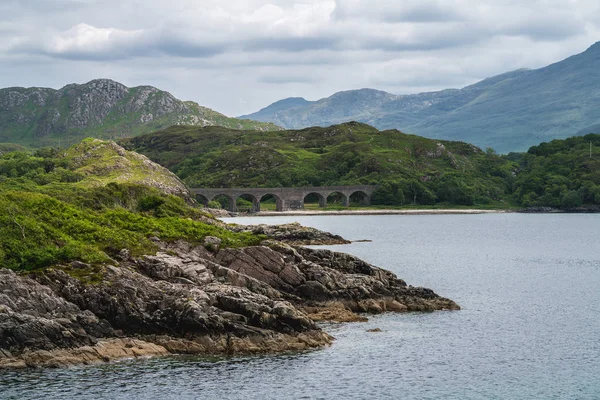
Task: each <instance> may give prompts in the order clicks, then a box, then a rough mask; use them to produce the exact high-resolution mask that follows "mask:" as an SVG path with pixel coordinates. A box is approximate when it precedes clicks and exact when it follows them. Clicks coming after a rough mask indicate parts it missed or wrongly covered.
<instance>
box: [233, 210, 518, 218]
mask: <svg viewBox="0 0 600 400" xmlns="http://www.w3.org/2000/svg"><path fill="white" fill-rule="evenodd" d="M515 212H518V211H515V210H480V209H468V210H467V209H465V210H459V209H457V210H453V209H439V210H427V209H423V210H391V209H389V210H324V211H314V210H295V211H259V212H257V213H230V214H231V216H235V217H277V216H314V215H446V214H499V213H515Z"/></svg>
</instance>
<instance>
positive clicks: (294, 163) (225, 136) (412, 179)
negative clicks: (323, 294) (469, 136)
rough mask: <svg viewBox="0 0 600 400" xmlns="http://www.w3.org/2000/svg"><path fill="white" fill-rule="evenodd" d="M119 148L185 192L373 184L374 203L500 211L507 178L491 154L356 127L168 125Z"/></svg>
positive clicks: (497, 158)
mask: <svg viewBox="0 0 600 400" xmlns="http://www.w3.org/2000/svg"><path fill="white" fill-rule="evenodd" d="M122 143H123V145H124V146H125V147H126V148H128V149H131V150H135V151H137V152H140V153H142V154H145V155H147V156H148V157H149V158H150V159H152V160H153V161H156V162H158V163H160V164H161V165H164V166H166V167H167V168H169V169H170V170H171V171H173V172H175V173H176V174H177V175H178V176H179V177H180V178H181V179H182V180H183V181H184V182H185V183H186V184H187V185H188V186H190V187H278V186H285V187H290V186H322V185H346V184H377V185H380V189H379V190H378V191H377V192H376V193H375V196H374V199H373V200H374V202H375V203H378V204H388V205H404V204H413V203H414V204H435V203H445V204H460V205H474V204H480V205H481V204H490V203H497V204H501V202H502V201H503V200H504V199H505V197H507V196H506V193H507V188H508V187H509V184H510V182H511V181H512V179H513V175H512V171H511V169H510V168H511V166H512V164H510V163H507V162H506V161H505V160H504V159H502V158H501V157H500V156H498V155H496V154H495V153H493V152H484V151H482V150H480V149H479V148H477V147H475V146H472V145H470V144H467V143H463V142H447V141H437V140H431V139H426V138H422V137H419V136H414V135H407V134H404V133H402V132H400V131H397V130H389V131H379V130H377V129H375V128H373V127H371V126H368V125H365V124H361V123H356V122H350V123H346V124H341V125H335V126H331V127H328V128H320V127H314V128H307V129H302V130H291V131H277V132H257V131H238V130H229V129H225V128H220V127H205V128H198V127H184V126H174V127H171V128H169V129H166V130H163V131H159V132H155V133H152V134H146V135H142V136H138V137H136V138H132V139H127V140H124V141H123V142H122Z"/></svg>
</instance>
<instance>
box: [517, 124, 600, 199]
mask: <svg viewBox="0 0 600 400" xmlns="http://www.w3.org/2000/svg"><path fill="white" fill-rule="evenodd" d="M590 149H591V152H590ZM506 158H507V159H510V160H511V161H512V162H513V163H515V164H516V165H518V169H519V173H518V175H517V176H516V178H515V181H514V184H513V188H514V194H515V198H516V200H517V201H518V202H519V203H520V204H522V205H523V206H526V207H531V206H545V207H560V208H564V209H572V208H577V207H579V206H582V205H592V204H595V205H600V135H596V134H589V135H585V136H575V137H571V138H568V139H565V140H553V141H551V142H549V143H542V144H540V145H539V146H533V147H531V148H530V149H529V151H528V152H527V153H523V154H509V155H508V156H507V157H506Z"/></svg>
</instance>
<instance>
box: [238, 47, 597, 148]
mask: <svg viewBox="0 0 600 400" xmlns="http://www.w3.org/2000/svg"><path fill="white" fill-rule="evenodd" d="M288 100H289V99H288ZM599 104H600V42H598V43H596V44H594V45H593V46H591V47H590V48H589V49H588V50H586V51H585V52H583V53H581V54H578V55H575V56H572V57H569V58H567V59H566V60H563V61H560V62H558V63H555V64H552V65H549V66H547V67H544V68H540V69H534V70H528V69H520V70H517V71H512V72H508V73H505V74H502V75H498V76H495V77H491V78H488V79H484V80H483V81H481V82H478V83H476V84H474V85H470V86H467V87H465V88H463V89H447V90H442V91H438V92H429V93H419V94H414V95H393V94H390V93H386V92H381V91H376V90H373V89H361V90H351V91H345V92H339V93H336V94H334V95H332V96H330V97H327V98H324V99H321V100H318V101H314V102H309V101H305V103H304V104H302V103H300V102H290V101H286V100H284V101H283V102H282V101H280V102H277V103H274V104H273V105H271V106H268V107H266V108H264V109H262V110H261V111H259V112H257V113H254V114H249V115H245V116H243V117H240V118H251V119H256V120H259V121H265V122H266V121H268V122H273V123H275V124H277V125H280V126H283V127H286V128H289V129H300V128H303V127H307V126H315V125H316V126H329V125H331V124H338V123H342V122H346V121H351V120H355V121H360V122H364V123H367V124H370V125H373V126H375V127H377V128H379V129H400V130H402V131H404V132H411V133H414V134H418V135H423V136H426V137H431V138H436V139H446V140H460V141H466V142H469V143H473V144H475V145H477V146H479V147H482V148H486V147H493V148H494V149H495V150H497V151H499V152H510V151H525V150H527V148H528V147H530V146H532V145H534V144H537V143H539V142H541V141H545V140H551V139H556V138H565V137H568V136H571V135H573V134H578V133H580V134H587V133H590V132H591V131H590V129H594V130H598V126H599V124H600V107H599Z"/></svg>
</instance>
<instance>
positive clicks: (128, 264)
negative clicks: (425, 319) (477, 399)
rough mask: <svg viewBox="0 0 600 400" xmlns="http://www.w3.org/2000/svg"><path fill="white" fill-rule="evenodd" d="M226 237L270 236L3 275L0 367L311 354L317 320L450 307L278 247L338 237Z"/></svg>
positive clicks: (335, 257)
mask: <svg viewBox="0 0 600 400" xmlns="http://www.w3.org/2000/svg"><path fill="white" fill-rule="evenodd" d="M232 229H234V230H248V229H250V230H252V231H254V232H255V233H257V234H261V235H264V236H265V237H267V238H266V239H265V240H264V241H263V242H262V243H261V245H260V246H253V247H243V248H223V249H221V248H220V240H219V239H218V238H215V237H207V238H205V241H204V243H202V244H190V243H187V242H184V241H177V242H174V243H166V242H162V241H159V240H158V239H156V240H155V241H156V243H157V245H158V246H159V248H160V251H159V252H158V253H157V254H155V255H145V256H141V257H132V256H131V255H130V254H129V252H128V251H127V250H122V251H121V252H120V253H119V259H118V260H114V263H110V264H106V265H88V264H84V263H81V262H73V263H70V264H68V265H59V266H55V267H53V268H46V269H44V270H37V271H30V272H28V273H16V272H13V271H11V270H8V269H0V369H2V368H25V367H60V366H68V365H76V364H91V363H97V362H106V361H111V360H115V359H119V358H128V357H144V356H153V355H166V354H206V355H232V354H260V353H275V352H283V351H296V350H308V349H316V348H320V347H323V346H327V345H329V344H330V343H331V342H332V340H333V338H332V337H331V336H330V335H328V334H327V333H326V332H324V331H323V330H322V329H321V328H320V327H319V326H318V325H317V322H319V321H339V322H346V321H359V320H364V319H365V317H364V315H361V313H381V312H386V311H394V312H408V311H435V310H458V309H459V306H458V305H457V304H456V303H455V302H453V301H452V300H449V299H446V298H443V297H440V296H438V295H437V294H435V293H434V292H433V291H432V290H430V289H425V288H421V287H412V286H409V285H407V284H406V283H405V282H404V281H403V280H401V279H399V278H397V277H396V276H395V275H394V274H393V273H391V272H389V271H386V270H383V269H381V268H377V267H375V266H373V265H370V264H368V263H366V262H364V261H362V260H360V259H358V258H356V257H353V256H351V255H348V254H343V253H336V252H332V251H329V250H323V249H319V250H314V249H309V248H304V247H299V246H291V245H289V244H287V243H284V242H285V241H287V242H288V243H293V244H299V243H311V244H314V243H318V242H324V243H329V241H331V240H343V238H340V237H337V236H335V235H331V234H327V233H323V232H320V231H317V230H314V229H310V228H304V227H301V226H299V225H296V224H291V226H284V227H269V226H261V227H259V228H256V227H241V226H237V227H232ZM275 239H278V240H275Z"/></svg>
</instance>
